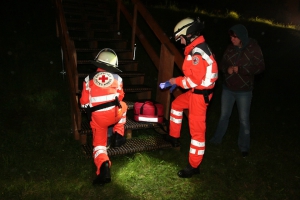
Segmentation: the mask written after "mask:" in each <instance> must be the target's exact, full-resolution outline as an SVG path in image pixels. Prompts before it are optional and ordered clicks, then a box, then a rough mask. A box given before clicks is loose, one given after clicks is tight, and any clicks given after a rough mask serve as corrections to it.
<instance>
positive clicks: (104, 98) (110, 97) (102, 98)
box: [90, 93, 119, 103]
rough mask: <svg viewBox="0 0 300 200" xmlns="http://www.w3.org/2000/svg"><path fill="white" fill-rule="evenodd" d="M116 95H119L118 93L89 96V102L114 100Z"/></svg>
mask: <svg viewBox="0 0 300 200" xmlns="http://www.w3.org/2000/svg"><path fill="white" fill-rule="evenodd" d="M116 97H119V93H116V94H109V95H103V96H97V97H91V99H90V102H91V103H101V102H106V101H112V100H115V98H116Z"/></svg>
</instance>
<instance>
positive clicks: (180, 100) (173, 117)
mask: <svg viewBox="0 0 300 200" xmlns="http://www.w3.org/2000/svg"><path fill="white" fill-rule="evenodd" d="M190 95H191V92H186V93H183V94H181V95H179V96H178V97H176V99H175V100H174V101H173V102H172V105H171V111H170V136H172V137H175V138H179V137H180V129H181V125H182V118H183V110H184V109H187V108H188V106H189V98H190Z"/></svg>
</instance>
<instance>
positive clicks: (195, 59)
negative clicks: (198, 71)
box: [192, 56, 199, 65]
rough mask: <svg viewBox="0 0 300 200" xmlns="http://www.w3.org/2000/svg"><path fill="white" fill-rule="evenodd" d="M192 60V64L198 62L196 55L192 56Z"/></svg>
mask: <svg viewBox="0 0 300 200" xmlns="http://www.w3.org/2000/svg"><path fill="white" fill-rule="evenodd" d="M192 60H193V65H198V63H199V58H198V57H197V56H193V57H192Z"/></svg>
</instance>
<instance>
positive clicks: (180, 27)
mask: <svg viewBox="0 0 300 200" xmlns="http://www.w3.org/2000/svg"><path fill="white" fill-rule="evenodd" d="M203 28H204V23H203V22H201V21H200V19H199V18H197V19H196V20H194V19H192V18H189V17H188V18H185V19H182V20H181V21H180V22H178V23H177V24H176V26H175V28H174V37H175V40H176V41H178V40H179V39H180V36H181V35H183V36H186V35H189V34H192V35H193V34H195V33H197V32H198V33H199V34H200V31H202V30H203Z"/></svg>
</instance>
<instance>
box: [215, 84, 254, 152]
mask: <svg viewBox="0 0 300 200" xmlns="http://www.w3.org/2000/svg"><path fill="white" fill-rule="evenodd" d="M251 99H252V91H245V92H244V91H242V92H241V91H238V92H236V91H232V90H229V89H227V88H226V87H224V88H223V91H222V97H221V116H220V119H219V122H218V126H217V129H216V132H215V134H214V136H213V137H212V138H211V139H210V142H211V143H213V144H220V143H221V142H222V138H223V136H224V135H225V132H226V130H227V127H228V123H229V118H230V115H231V112H232V108H233V106H234V103H235V102H236V105H237V109H238V113H239V121H240V129H239V137H238V146H239V149H240V150H241V152H248V151H249V149H250V119H249V115H250V106H251Z"/></svg>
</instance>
